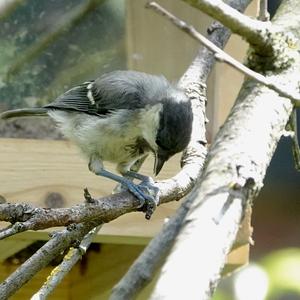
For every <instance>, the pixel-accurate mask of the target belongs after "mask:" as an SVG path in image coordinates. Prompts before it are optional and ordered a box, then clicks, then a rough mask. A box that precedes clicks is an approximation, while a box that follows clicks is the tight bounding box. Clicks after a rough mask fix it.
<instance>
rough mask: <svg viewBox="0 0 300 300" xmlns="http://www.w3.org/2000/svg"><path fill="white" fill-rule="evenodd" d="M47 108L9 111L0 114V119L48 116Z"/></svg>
mask: <svg viewBox="0 0 300 300" xmlns="http://www.w3.org/2000/svg"><path fill="white" fill-rule="evenodd" d="M46 115H47V109H46V108H43V107H41V108H20V109H15V110H8V111H5V112H3V113H1V114H0V119H4V120H5V119H9V118H18V117H30V116H46Z"/></svg>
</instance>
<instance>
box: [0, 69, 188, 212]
mask: <svg viewBox="0 0 300 300" xmlns="http://www.w3.org/2000/svg"><path fill="white" fill-rule="evenodd" d="M47 114H48V115H49V116H50V117H51V118H52V119H54V120H55V122H56V123H57V125H58V127H59V128H60V129H61V131H62V133H63V134H64V135H65V136H66V137H67V138H68V139H70V140H71V141H73V142H74V143H75V144H77V145H78V146H79V148H80V149H81V151H82V152H83V153H84V155H85V156H86V157H87V158H88V160H89V169H90V171H92V172H94V173H95V174H96V175H100V176H104V177H107V178H110V179H112V180H114V181H117V182H119V183H121V184H122V185H123V186H125V187H126V188H128V190H129V191H131V192H132V193H133V194H134V195H135V196H136V197H137V198H138V199H140V201H141V205H144V204H145V205H146V206H148V211H147V208H146V218H150V216H151V213H152V211H153V207H155V206H156V205H155V204H156V203H155V202H156V201H157V199H154V198H155V197H154V198H153V197H152V196H150V195H148V194H145V192H144V189H142V187H141V186H140V185H136V184H134V183H133V182H132V181H131V180H129V179H128V177H129V178H137V179H140V180H142V181H143V180H144V179H145V178H147V177H146V176H142V175H140V174H138V173H134V172H132V171H131V170H130V168H131V167H132V166H133V164H134V163H135V162H136V161H137V160H138V159H140V158H142V157H144V156H145V155H147V154H148V153H151V152H152V153H153V154H154V157H155V165H154V173H155V175H157V174H158V173H159V172H160V170H161V168H162V167H163V164H164V162H165V161H167V160H168V159H169V158H170V157H171V156H172V155H174V154H175V153H178V152H181V151H182V150H184V148H185V147H186V146H187V145H188V143H189V140H190V136H191V130H192V120H193V114H192V109H191V103H190V101H189V99H188V98H187V96H186V95H185V94H184V92H183V91H182V90H180V89H179V88H177V87H176V86H174V85H172V84H170V83H169V82H168V81H167V80H166V79H165V78H164V77H163V76H154V75H149V74H146V73H141V72H135V71H114V72H110V73H107V74H104V75H102V76H101V77H100V78H98V79H96V80H92V81H88V82H85V83H83V84H81V85H78V86H76V87H74V88H72V89H70V90H69V91H67V92H66V93H64V94H62V95H61V96H59V97H58V98H56V99H55V100H54V101H53V102H52V103H49V104H47V105H45V106H43V107H41V108H24V109H17V110H11V111H6V112H4V113H2V114H1V115H0V116H1V118H2V119H7V118H12V117H21V116H32V115H42V116H43V115H47ZM103 161H111V162H114V163H116V164H117V171H118V172H119V173H121V174H122V175H123V176H126V177H122V176H119V175H116V174H113V173H111V172H109V171H107V170H105V169H104V166H103ZM144 184H145V182H144ZM148 185H150V181H148ZM151 188H153V186H150V189H151Z"/></svg>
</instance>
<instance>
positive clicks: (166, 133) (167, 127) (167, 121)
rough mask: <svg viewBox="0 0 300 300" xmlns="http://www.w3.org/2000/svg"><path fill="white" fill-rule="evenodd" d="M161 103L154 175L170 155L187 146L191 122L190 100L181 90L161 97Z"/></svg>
mask: <svg viewBox="0 0 300 300" xmlns="http://www.w3.org/2000/svg"><path fill="white" fill-rule="evenodd" d="M162 104H163V107H162V110H161V111H160V118H159V126H158V129H157V134H156V140H155V142H156V145H157V148H156V151H155V165H154V174H155V175H158V173H159V172H160V170H161V169H162V167H163V165H164V163H165V162H166V161H167V160H168V159H169V158H170V157H171V156H173V155H174V154H176V153H178V152H181V151H183V150H184V149H185V148H186V147H187V145H188V143H189V141H190V138H191V132H192V122H193V113H192V108H191V102H190V101H189V99H188V98H187V97H186V95H185V94H184V93H183V92H182V91H176V93H173V94H171V96H168V97H167V98H165V99H163V101H162Z"/></svg>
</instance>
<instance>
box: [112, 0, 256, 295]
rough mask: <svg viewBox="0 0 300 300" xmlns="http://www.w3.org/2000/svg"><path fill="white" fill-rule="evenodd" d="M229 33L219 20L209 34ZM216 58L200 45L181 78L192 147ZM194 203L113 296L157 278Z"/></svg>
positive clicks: (216, 37)
mask: <svg viewBox="0 0 300 300" xmlns="http://www.w3.org/2000/svg"><path fill="white" fill-rule="evenodd" d="M250 1H251V0H244V1H231V2H230V1H229V3H230V4H231V5H232V6H233V7H235V8H236V9H238V10H239V11H244V10H245V9H246V7H247V5H248V4H249V3H250ZM229 37H230V31H229V30H228V29H227V28H225V27H224V26H222V25H220V24H216V23H213V24H212V25H211V26H210V29H209V35H208V38H209V40H210V41H212V42H213V43H214V44H216V45H218V46H219V47H221V48H223V47H224V46H225V44H226V42H227V41H228V39H229ZM214 62H215V59H214V55H213V53H212V52H211V51H208V49H207V48H206V47H200V49H199V51H198V54H197V56H196V58H195V59H194V61H193V62H192V63H191V65H190V66H189V68H188V69H187V71H186V72H185V73H184V74H183V76H182V77H181V80H180V82H179V85H180V86H181V88H183V89H185V90H186V91H187V94H188V95H189V97H190V99H191V101H192V103H193V105H194V107H193V108H194V116H195V117H194V121H195V122H196V124H194V126H193V134H192V142H191V143H190V147H193V145H195V144H197V143H199V144H200V145H201V141H203V140H204V139H205V130H204V129H205V127H204V126H205V101H203V100H205V95H203V96H202V97H201V93H203V92H204V91H205V90H204V91H202V92H201V86H199V83H202V84H203V83H204V82H206V81H207V78H208V76H209V73H210V71H211V70H212V67H213V65H214ZM199 88H200V89H199ZM199 96H200V97H199ZM197 108H198V110H197ZM199 115H200V116H201V117H200V118H199V117H198V116H199ZM197 124H198V125H197ZM188 149H189V147H188ZM204 159H205V156H203V162H204ZM191 204H192V198H191V197H189V196H188V198H187V199H186V200H185V202H184V203H183V204H182V205H181V207H180V208H179V209H178V211H177V212H176V214H175V215H174V216H173V217H172V218H171V219H170V220H168V222H167V223H166V224H165V225H164V227H163V229H162V230H161V231H160V232H159V234H158V235H156V236H155V237H154V238H153V240H152V241H151V242H150V243H149V244H148V246H147V247H146V248H145V250H144V251H143V252H142V254H141V255H140V256H139V257H138V258H137V259H136V261H135V262H134V263H133V264H132V266H131V267H130V269H129V270H128V272H127V273H126V274H125V275H124V277H123V278H122V279H121V280H120V282H119V283H118V284H117V285H116V286H115V287H114V288H113V291H112V294H111V297H110V300H119V299H133V298H134V297H135V296H136V295H137V294H138V293H139V291H140V290H141V289H142V288H143V287H145V285H146V284H147V283H148V282H149V281H150V280H151V279H152V278H153V276H154V273H155V272H156V271H157V269H158V267H159V265H160V263H161V262H162V260H163V258H164V257H165V256H166V254H167V253H168V252H169V250H170V248H171V246H172V245H173V242H174V240H175V238H176V236H177V235H178V232H179V230H180V228H181V225H182V222H183V220H184V218H185V216H186V214H187V212H188V210H189V208H190V206H191Z"/></svg>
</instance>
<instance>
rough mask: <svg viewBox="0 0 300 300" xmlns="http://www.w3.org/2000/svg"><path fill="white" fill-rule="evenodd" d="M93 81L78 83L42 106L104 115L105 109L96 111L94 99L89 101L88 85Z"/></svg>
mask: <svg viewBox="0 0 300 300" xmlns="http://www.w3.org/2000/svg"><path fill="white" fill-rule="evenodd" d="M93 83H94V81H87V82H85V83H83V84H81V85H78V86H76V87H74V88H72V89H70V90H68V91H67V92H65V93H64V94H62V95H60V96H58V97H57V98H56V99H55V100H54V101H53V102H51V103H49V104H47V105H45V106H44V107H45V108H50V109H61V110H69V111H79V112H84V113H88V114H103V115H104V114H106V113H107V110H105V109H103V111H102V112H100V111H99V112H98V111H97V108H96V106H95V103H94V101H91V99H92V98H91V95H90V94H91V91H90V87H91V85H92V84H93Z"/></svg>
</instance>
